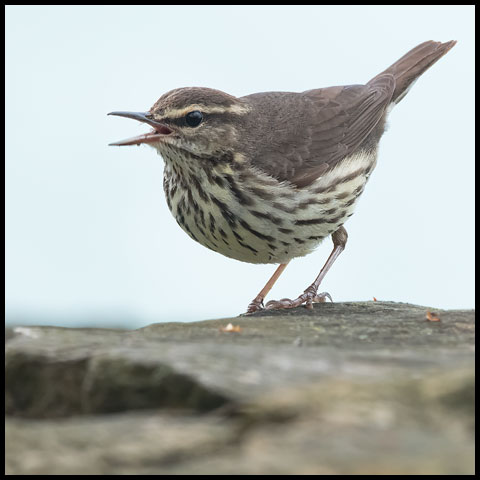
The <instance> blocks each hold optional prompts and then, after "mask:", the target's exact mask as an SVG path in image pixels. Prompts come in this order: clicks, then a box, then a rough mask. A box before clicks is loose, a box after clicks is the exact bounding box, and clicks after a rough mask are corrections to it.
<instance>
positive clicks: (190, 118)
mask: <svg viewBox="0 0 480 480" xmlns="http://www.w3.org/2000/svg"><path fill="white" fill-rule="evenodd" d="M202 120H203V115H202V112H199V111H198V110H194V111H193V112H189V113H187V115H186V116H185V121H186V122H187V125H188V126H189V127H198V126H199V125H200V123H201V122H202Z"/></svg>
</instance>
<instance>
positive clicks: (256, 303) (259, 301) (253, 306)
mask: <svg viewBox="0 0 480 480" xmlns="http://www.w3.org/2000/svg"><path fill="white" fill-rule="evenodd" d="M287 265H288V262H287V263H281V264H280V265H279V266H278V268H277V269H276V270H275V273H274V274H273V275H272V277H271V278H270V280H269V281H268V282H267V284H266V285H265V286H264V287H263V288H262V290H261V291H260V293H259V294H258V295H257V296H256V297H255V299H254V300H252V301H251V302H250V305H249V306H248V308H247V313H253V312H257V311H258V310H263V299H264V298H265V297H266V296H267V295H268V292H269V291H270V290H271V289H272V287H273V285H274V283H275V282H276V281H277V280H278V277H279V276H280V275H281V274H282V272H283V271H284V270H285V268H286V267H287Z"/></svg>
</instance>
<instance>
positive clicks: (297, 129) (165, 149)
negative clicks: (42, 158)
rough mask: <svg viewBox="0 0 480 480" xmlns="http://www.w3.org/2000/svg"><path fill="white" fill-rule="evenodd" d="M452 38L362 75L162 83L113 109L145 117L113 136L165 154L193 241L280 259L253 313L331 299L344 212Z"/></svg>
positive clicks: (172, 193) (238, 256) (234, 254)
mask: <svg viewBox="0 0 480 480" xmlns="http://www.w3.org/2000/svg"><path fill="white" fill-rule="evenodd" d="M455 44H456V41H454V40H452V41H449V42H445V43H441V42H435V41H426V42H423V43H421V44H420V45H418V46H416V47H415V48H413V49H412V50H410V51H409V52H408V53H406V54H405V55H404V56H403V57H401V58H400V59H399V60H397V61H396V62H395V63H393V65H391V66H390V67H389V68H387V69H386V70H384V71H383V72H381V73H380V74H378V75H376V76H375V77H373V78H372V79H371V80H370V81H369V82H367V83H366V84H364V85H363V84H354V85H346V86H333V87H326V88H317V89H312V90H307V91H304V92H275V91H274V92H261V93H254V94H250V95H246V96H243V97H235V96H233V95H230V94H227V93H224V92H222V91H220V90H216V89H212V88H206V87H182V88H176V89H174V90H171V91H169V92H167V93H165V94H164V95H162V96H161V97H160V98H159V99H158V100H157V101H156V102H155V103H154V105H153V106H152V107H151V108H150V110H148V111H146V112H126V111H115V112H111V113H109V114H108V115H114V116H120V117H126V118H130V119H134V120H138V121H140V122H142V123H145V124H147V125H149V126H150V127H152V128H151V130H150V131H149V132H147V133H145V134H142V135H139V136H136V137H133V138H129V139H126V140H122V141H119V142H114V143H111V144H110V145H114V146H128V145H141V144H146V145H149V146H151V147H153V148H154V149H155V150H156V151H157V153H158V154H160V155H161V156H162V157H163V159H164V174H163V189H164V193H165V196H166V201H167V205H168V208H169V209H170V211H171V213H172V214H173V216H174V218H175V219H176V221H177V223H178V224H179V225H180V227H181V228H182V229H183V230H184V231H185V232H186V233H187V234H188V235H189V236H190V237H191V238H192V239H193V240H195V241H196V242H198V243H200V244H201V245H203V246H205V247H207V248H209V249H210V250H213V251H215V252H218V253H220V254H222V255H225V256H227V257H229V258H232V259H235V260H239V261H242V262H249V263H253V264H274V265H278V267H277V269H276V270H275V272H274V274H273V275H272V277H271V278H270V279H269V280H268V282H267V283H266V285H265V286H264V288H263V289H262V290H261V291H260V292H259V293H258V295H257V296H256V297H255V298H254V299H253V300H252V301H251V302H250V304H249V305H248V307H247V312H246V313H247V314H253V313H255V312H258V311H262V310H264V309H267V310H271V309H285V308H294V307H298V306H300V305H304V306H305V307H307V308H310V309H311V308H313V303H317V302H324V301H326V299H327V298H328V299H330V300H332V298H331V296H330V294H329V293H327V292H321V293H319V292H318V290H319V287H320V284H321V282H322V280H323V279H324V277H325V275H326V273H327V272H328V270H329V269H330V268H331V266H332V265H333V263H334V262H335V260H336V259H337V258H338V256H339V255H340V254H341V252H342V251H343V250H344V249H345V245H346V243H347V239H348V234H347V231H346V229H345V227H344V223H345V222H346V221H347V220H348V218H349V217H350V216H351V215H352V214H353V212H354V208H355V206H356V204H357V201H358V199H359V197H360V196H361V194H362V192H363V191H364V188H365V185H366V183H367V181H368V179H369V177H370V175H371V173H372V171H373V170H374V168H375V166H376V163H377V156H378V155H377V154H378V145H379V142H380V138H381V137H382V135H383V133H384V131H385V128H386V121H387V117H388V115H389V113H390V112H391V110H392V108H393V107H394V106H395V105H397V104H398V103H399V102H400V101H401V100H402V99H403V98H404V97H405V95H406V94H407V93H408V91H409V90H410V88H411V87H412V85H413V84H414V83H415V82H416V80H417V79H418V78H419V77H420V76H421V75H422V74H423V73H424V72H425V71H426V70H427V69H428V68H430V67H431V66H432V65H433V64H434V63H435V62H436V61H437V60H439V59H440V58H441V57H442V56H443V55H445V54H446V53H447V52H448V51H449V50H450V49H451V48H452V47H453V46H454V45H455ZM329 236H330V237H331V239H332V241H333V250H332V252H331V253H330V256H329V257H328V259H327V261H326V263H325V264H324V266H323V267H322V268H321V270H320V273H319V274H318V276H317V277H316V278H315V280H314V281H313V283H311V284H310V285H309V286H308V287H307V288H306V289H305V290H304V291H303V293H301V294H300V295H298V296H297V297H296V298H294V299H293V300H292V299H289V298H283V299H281V300H271V301H269V302H268V303H266V304H265V303H264V300H265V298H266V296H267V294H268V293H269V291H270V290H271V288H272V287H273V285H274V283H275V282H276V281H277V279H278V278H279V276H280V275H281V274H282V272H283V271H284V270H285V268H286V266H287V264H288V263H289V262H290V261H291V260H292V259H294V258H297V257H302V256H305V255H308V254H310V253H311V252H313V251H314V250H315V248H316V247H317V246H318V245H319V244H320V243H321V242H322V241H323V240H324V239H325V238H327V237H329Z"/></svg>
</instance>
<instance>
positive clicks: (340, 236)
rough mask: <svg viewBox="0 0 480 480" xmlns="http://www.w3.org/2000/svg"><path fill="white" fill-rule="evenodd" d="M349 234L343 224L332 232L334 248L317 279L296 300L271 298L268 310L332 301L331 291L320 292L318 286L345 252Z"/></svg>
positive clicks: (309, 305) (267, 306)
mask: <svg viewBox="0 0 480 480" xmlns="http://www.w3.org/2000/svg"><path fill="white" fill-rule="evenodd" d="M347 238H348V234H347V231H346V230H345V229H344V228H343V226H341V227H339V228H337V230H335V232H333V233H332V240H333V250H332V253H330V256H329V257H328V259H327V261H326V262H325V265H324V266H323V268H322V269H321V270H320V273H319V274H318V277H317V278H316V279H315V281H314V282H313V283H312V284H311V285H310V286H309V287H308V288H307V289H306V290H305V291H304V292H303V293H302V294H301V295H300V296H299V297H298V298H296V299H295V300H290V299H289V298H282V300H271V301H270V302H268V303H267V305H266V306H265V308H266V309H268V310H274V309H280V308H293V307H298V306H299V305H303V304H305V306H306V307H307V308H313V306H312V304H313V303H314V302H324V301H325V300H326V299H327V298H329V299H330V301H332V297H331V296H330V294H329V293H327V292H323V293H320V294H318V293H317V292H318V287H319V286H320V283H321V282H322V280H323V278H324V277H325V275H326V274H327V272H328V270H329V269H330V267H331V266H332V265H333V263H334V262H335V260H336V259H337V257H338V256H339V255H340V254H341V253H342V252H343V250H344V249H345V245H346V243H347Z"/></svg>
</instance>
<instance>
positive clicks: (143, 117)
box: [108, 112, 172, 147]
mask: <svg viewBox="0 0 480 480" xmlns="http://www.w3.org/2000/svg"><path fill="white" fill-rule="evenodd" d="M108 115H116V116H117V117H126V118H133V119H134V120H138V121H139V122H143V123H147V124H148V125H150V126H152V127H153V130H152V131H151V132H149V133H145V134H143V135H139V136H138V137H132V138H127V139H126V140H120V141H119V142H114V143H110V144H109V145H116V146H119V147H122V146H124V145H140V144H141V143H155V142H158V141H160V140H161V139H162V138H164V137H165V136H167V135H170V134H171V133H172V130H171V129H170V128H169V127H167V126H166V125H165V124H163V123H160V122H156V121H155V120H153V118H152V114H151V113H150V112H110V113H109V114H108Z"/></svg>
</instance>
